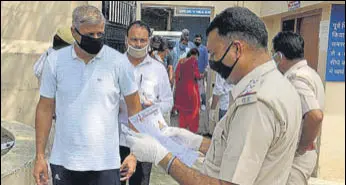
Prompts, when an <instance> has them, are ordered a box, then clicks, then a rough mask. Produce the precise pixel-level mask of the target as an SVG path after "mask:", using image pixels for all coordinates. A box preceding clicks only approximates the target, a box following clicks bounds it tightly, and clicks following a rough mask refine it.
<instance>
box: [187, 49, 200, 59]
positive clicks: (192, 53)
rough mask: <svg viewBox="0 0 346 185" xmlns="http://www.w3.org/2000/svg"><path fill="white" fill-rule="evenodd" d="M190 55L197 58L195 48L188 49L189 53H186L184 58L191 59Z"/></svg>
mask: <svg viewBox="0 0 346 185" xmlns="http://www.w3.org/2000/svg"><path fill="white" fill-rule="evenodd" d="M192 55H195V56H197V57H199V51H198V49H197V48H192V49H190V51H189V52H187V54H186V57H187V58H189V57H191V56H192Z"/></svg>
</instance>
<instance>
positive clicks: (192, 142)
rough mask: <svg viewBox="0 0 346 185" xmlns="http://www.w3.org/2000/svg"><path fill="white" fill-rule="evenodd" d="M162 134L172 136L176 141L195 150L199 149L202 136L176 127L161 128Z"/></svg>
mask: <svg viewBox="0 0 346 185" xmlns="http://www.w3.org/2000/svg"><path fill="white" fill-rule="evenodd" d="M162 134H163V135H165V136H168V137H172V139H173V140H175V141H178V142H180V143H182V144H184V145H185V146H186V147H188V148H190V149H192V150H195V151H198V150H199V148H200V146H201V143H202V140H203V137H202V136H200V135H197V134H194V133H192V132H190V131H188V130H186V129H183V128H178V127H167V128H165V129H163V130H162Z"/></svg>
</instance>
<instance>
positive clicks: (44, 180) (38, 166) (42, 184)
mask: <svg viewBox="0 0 346 185" xmlns="http://www.w3.org/2000/svg"><path fill="white" fill-rule="evenodd" d="M33 176H34V178H35V181H36V184H37V185H46V184H48V179H49V177H48V165H47V162H46V160H45V159H44V158H36V160H35V166H34V172H33Z"/></svg>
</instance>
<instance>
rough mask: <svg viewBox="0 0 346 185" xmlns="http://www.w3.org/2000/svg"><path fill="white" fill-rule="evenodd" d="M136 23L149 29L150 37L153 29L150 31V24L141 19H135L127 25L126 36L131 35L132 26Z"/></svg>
mask: <svg viewBox="0 0 346 185" xmlns="http://www.w3.org/2000/svg"><path fill="white" fill-rule="evenodd" d="M134 25H137V26H139V27H144V28H145V29H146V30H147V31H148V36H149V37H150V36H151V31H150V27H149V25H148V24H146V23H145V22H143V21H141V20H137V21H134V22H132V23H131V24H130V25H129V26H128V27H127V30H126V36H129V31H130V29H131V28H132V26H134Z"/></svg>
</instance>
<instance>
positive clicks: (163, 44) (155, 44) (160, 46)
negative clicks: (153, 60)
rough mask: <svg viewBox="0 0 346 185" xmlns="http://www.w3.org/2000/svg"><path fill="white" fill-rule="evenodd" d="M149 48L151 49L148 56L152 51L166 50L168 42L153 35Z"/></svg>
mask: <svg viewBox="0 0 346 185" xmlns="http://www.w3.org/2000/svg"><path fill="white" fill-rule="evenodd" d="M150 47H151V51H150V54H151V53H152V52H153V51H160V52H161V51H165V50H166V49H168V41H167V39H165V38H163V37H161V36H158V35H155V36H153V37H152V38H151V39H150Z"/></svg>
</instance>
